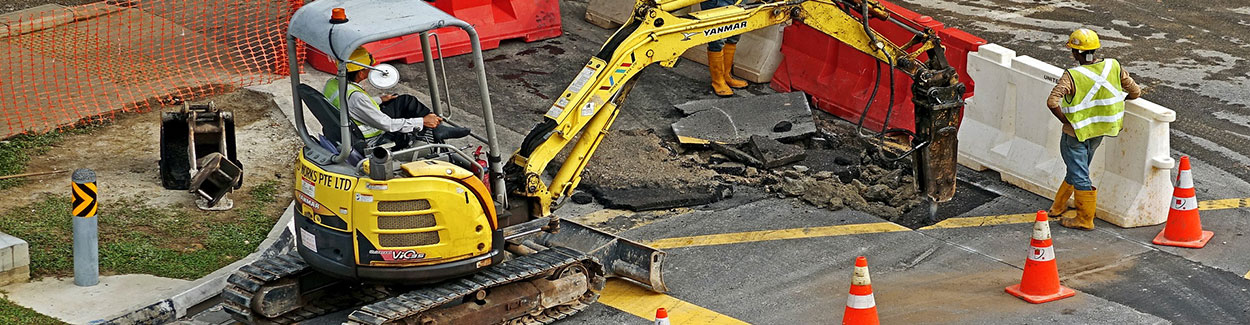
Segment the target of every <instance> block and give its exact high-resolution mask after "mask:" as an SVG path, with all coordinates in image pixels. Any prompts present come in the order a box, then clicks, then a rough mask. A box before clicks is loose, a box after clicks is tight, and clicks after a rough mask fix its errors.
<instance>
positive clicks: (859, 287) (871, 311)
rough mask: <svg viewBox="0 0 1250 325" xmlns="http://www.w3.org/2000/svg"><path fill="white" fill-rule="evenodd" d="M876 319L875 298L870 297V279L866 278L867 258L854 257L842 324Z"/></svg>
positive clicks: (869, 321) (870, 322) (874, 322)
mask: <svg viewBox="0 0 1250 325" xmlns="http://www.w3.org/2000/svg"><path fill="white" fill-rule="evenodd" d="M880 323H881V322H880V321H878V320H877V300H876V299H873V298H872V280H871V279H869V278H868V259H867V258H864V257H863V256H860V257H857V258H855V274H854V275H852V276H851V295H850V296H847V297H846V311H845V312H843V313H842V324H871V325H876V324H880Z"/></svg>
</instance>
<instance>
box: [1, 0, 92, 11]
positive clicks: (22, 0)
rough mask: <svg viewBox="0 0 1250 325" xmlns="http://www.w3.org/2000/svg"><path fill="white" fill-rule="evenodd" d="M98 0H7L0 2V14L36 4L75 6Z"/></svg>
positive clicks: (35, 5) (36, 5)
mask: <svg viewBox="0 0 1250 325" xmlns="http://www.w3.org/2000/svg"><path fill="white" fill-rule="evenodd" d="M99 1H100V0H57V1H48V0H9V1H5V2H4V3H3V4H0V14H3V13H7V12H14V11H18V10H22V9H26V8H33V7H38V6H41V5H46V4H50V3H55V4H59V5H62V6H77V5H83V4H88V3H92V2H99Z"/></svg>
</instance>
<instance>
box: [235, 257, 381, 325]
mask: <svg viewBox="0 0 1250 325" xmlns="http://www.w3.org/2000/svg"><path fill="white" fill-rule="evenodd" d="M308 272H313V270H312V269H310V268H309V266H308V263H305V262H304V259H303V258H301V257H300V256H299V254H298V253H297V252H295V251H294V250H292V251H291V252H290V253H287V254H284V255H280V256H277V257H275V258H271V259H263V260H258V261H256V262H253V263H252V264H248V265H245V266H243V267H241V268H239V270H238V271H235V273H234V274H232V275H230V278H228V279H227V280H226V288H225V290H223V291H222V294H221V296H222V298H223V300H224V302H223V303H222V307H223V309H224V310H225V311H226V313H228V314H230V316H231V317H232V318H234V319H235V320H237V321H239V322H243V323H245V324H294V323H296V322H299V321H303V320H308V319H312V318H314V317H317V316H321V315H325V314H329V313H332V312H335V311H339V310H343V309H347V308H351V307H354V306H359V305H361V304H366V303H370V302H374V301H378V300H381V299H385V298H388V297H392V296H394V294H391V293H390V292H388V291H386V290H385V289H384V288H381V287H378V286H366V285H357V286H347V285H343V284H336V286H338V287H339V288H338V289H339V290H336V291H338V292H342V294H338V295H322V296H321V297H319V298H314V299H312V300H310V301H299V297H298V296H295V297H292V299H294V300H295V301H291V303H296V304H299V306H298V307H296V308H295V309H294V310H291V311H289V312H286V313H283V314H281V315H279V316H276V317H265V316H264V315H260V314H258V313H257V312H255V311H254V310H253V309H252V305H253V301H252V300H253V299H254V298H255V297H257V295H258V293H259V292H260V291H261V290H263V288H265V285H267V284H272V283H277V282H279V281H283V280H286V279H292V278H298V277H299V276H302V275H304V274H307V273H308Z"/></svg>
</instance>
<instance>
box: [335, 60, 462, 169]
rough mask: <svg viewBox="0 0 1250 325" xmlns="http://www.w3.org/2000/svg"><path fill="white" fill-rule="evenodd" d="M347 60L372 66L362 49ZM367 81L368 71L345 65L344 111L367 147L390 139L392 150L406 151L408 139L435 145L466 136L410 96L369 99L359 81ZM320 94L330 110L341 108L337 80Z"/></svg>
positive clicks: (372, 62)
mask: <svg viewBox="0 0 1250 325" xmlns="http://www.w3.org/2000/svg"><path fill="white" fill-rule="evenodd" d="M348 60H350V61H352V62H360V63H365V64H369V65H373V64H375V63H376V62H374V60H373V55H372V54H369V51H368V50H365V48H363V47H362V48H358V49H356V50H355V51H353V52H352V55H351V57H349V58H348ZM368 78H369V70H368V69H366V68H365V67H363V66H360V65H357V64H354V63H348V64H347V80H349V81H351V84H350V85H349V86H348V87H349V88H348V89H347V112H348V113H349V115H351V118H352V122H355V123H356V126H357V127H358V128H360V133H361V134H363V135H364V137H365V143H366V144H367V145H368V146H377V145H379V144H381V143H382V142H383V140H390V141H391V142H394V143H395V147H394V148H393V150H399V149H403V148H407V147H408V146H409V144H410V143H411V142H412V140H421V141H425V142H429V143H435V142H442V141H443V140H447V139H455V138H462V137H465V136H467V135H469V132H470V130H469V129H468V128H462V127H455V126H450V125H443V123H442V122H443V119H442V118H441V117H439V116H438V115H437V114H434V112H433V110H431V109H430V108H429V107H427V106H425V104H423V103H421V101H420V100H418V99H417V98H416V97H414V96H412V95H396V94H385V95H382V96H380V97H379V98H376V99H375V98H374V97H372V96H369V93H368V92H366V91H365V89H364V88H363V87H361V86H360V82H361V81H364V80H365V79H368ZM322 94H324V95H325V96H326V99H328V100H329V101H330V104H332V105H334V108H338V109H343V108H342V107H339V101H338V96H339V82H338V79H337V78H330V80H327V81H326V85H325V88H323V89H322ZM379 102H380V103H381V104H380V105H379V104H378V103H379Z"/></svg>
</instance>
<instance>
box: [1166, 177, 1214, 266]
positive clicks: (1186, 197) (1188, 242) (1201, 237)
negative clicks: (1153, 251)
mask: <svg viewBox="0 0 1250 325" xmlns="http://www.w3.org/2000/svg"><path fill="white" fill-rule="evenodd" d="M1180 168H1181V169H1180V171H1179V172H1177V173H1176V188H1175V189H1174V190H1173V191H1172V207H1171V208H1170V209H1169V210H1168V221H1167V225H1165V226H1164V227H1163V231H1160V232H1159V235H1158V236H1155V239H1154V243H1155V244H1158V245H1168V246H1177V247H1188V248H1202V247H1203V246H1206V245H1207V242H1208V241H1210V240H1211V237H1213V236H1215V233H1214V232H1210V231H1203V230H1202V219H1201V218H1199V216H1198V198H1197V197H1196V196H1195V193H1194V177H1193V174H1192V172H1191V171H1190V169H1189V156H1182V157H1181V166H1180Z"/></svg>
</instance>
